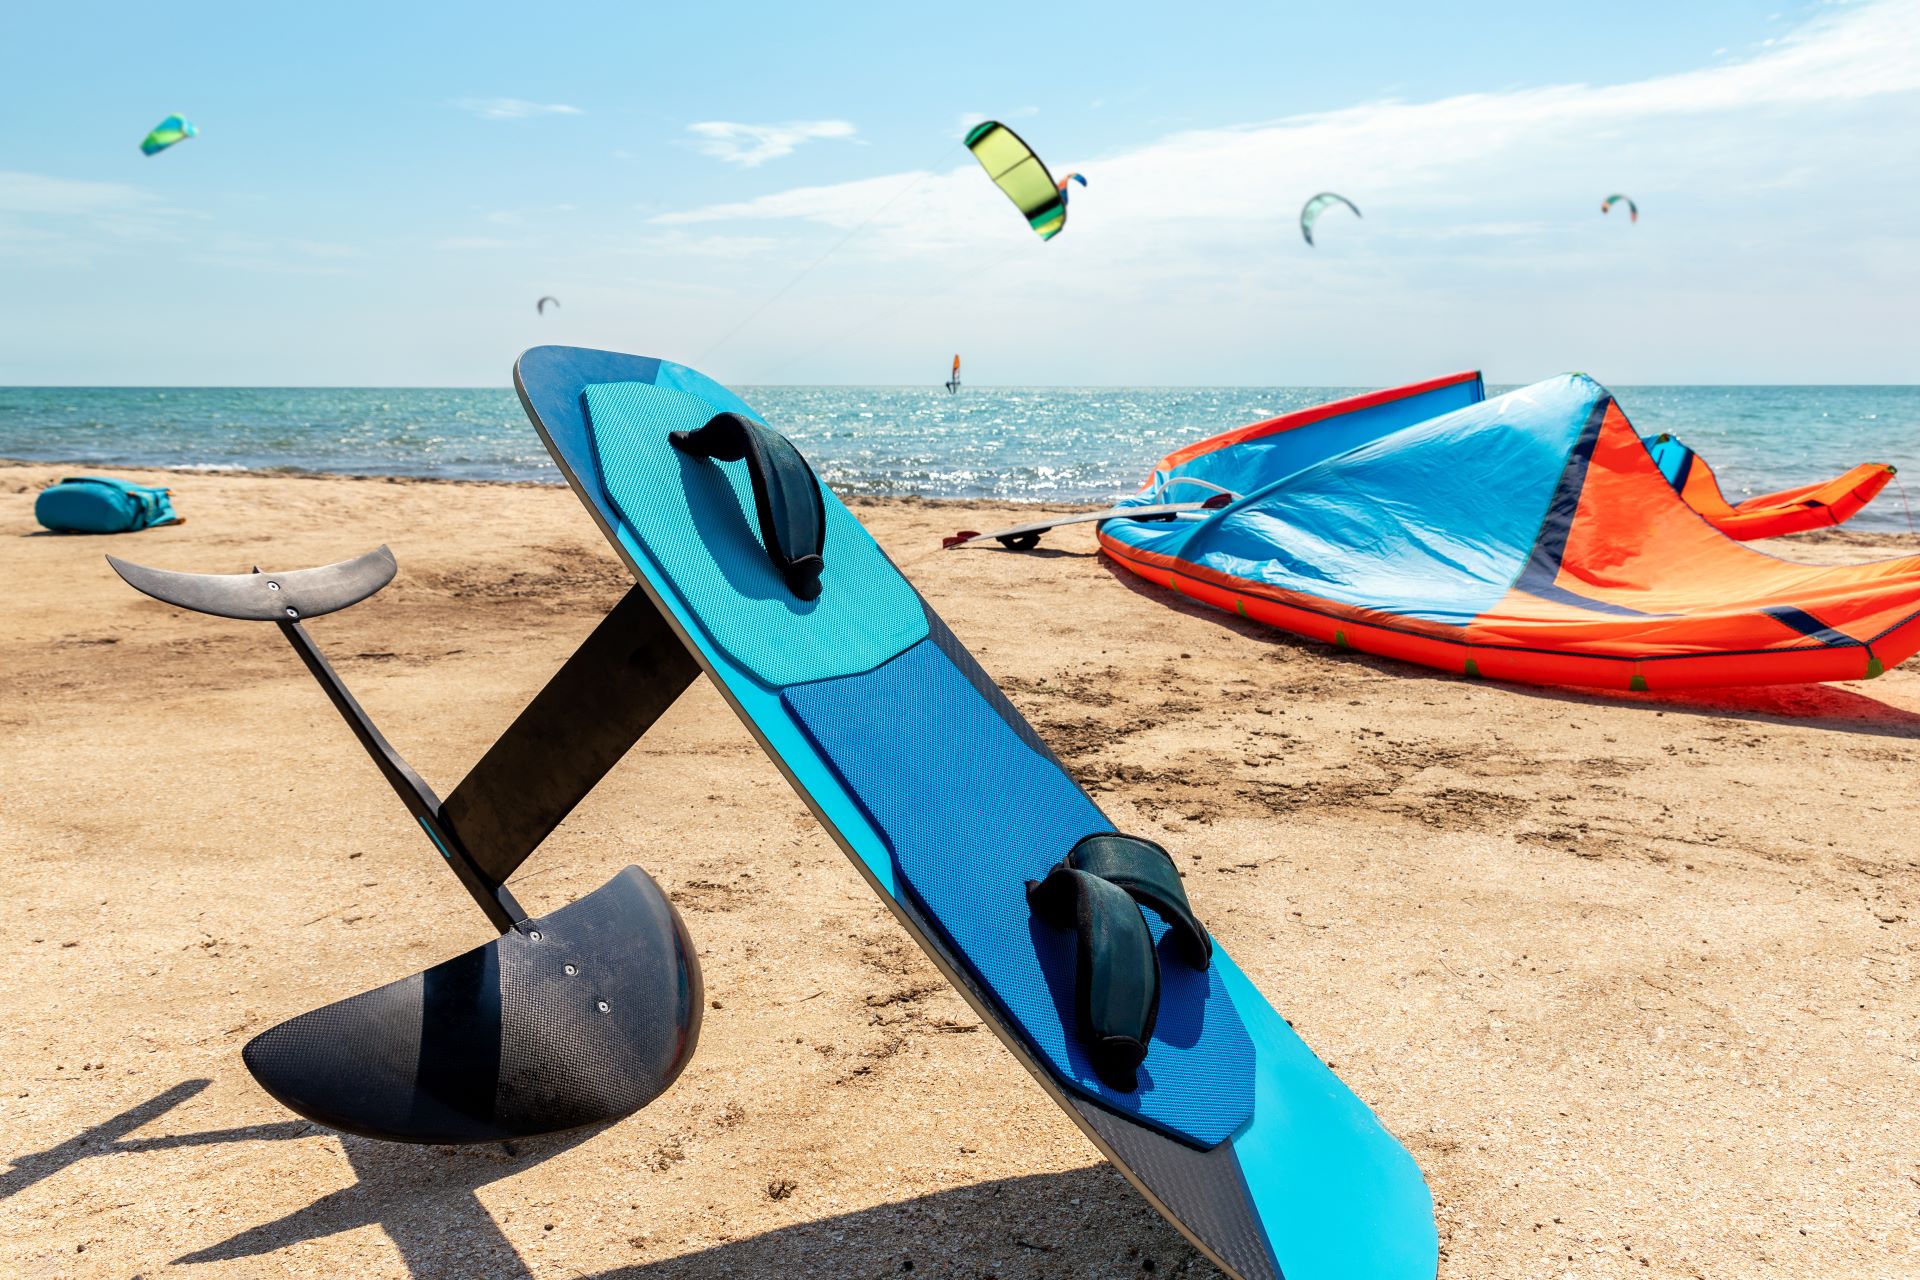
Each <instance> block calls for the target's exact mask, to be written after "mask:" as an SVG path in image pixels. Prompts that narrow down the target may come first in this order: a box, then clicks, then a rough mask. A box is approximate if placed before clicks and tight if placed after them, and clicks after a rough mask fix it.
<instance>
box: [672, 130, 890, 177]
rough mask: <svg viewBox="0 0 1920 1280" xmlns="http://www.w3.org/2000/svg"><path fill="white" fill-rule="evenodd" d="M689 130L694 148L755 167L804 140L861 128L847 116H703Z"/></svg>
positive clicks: (853, 132) (845, 134)
mask: <svg viewBox="0 0 1920 1280" xmlns="http://www.w3.org/2000/svg"><path fill="white" fill-rule="evenodd" d="M687 132H688V133H690V134H692V135H693V136H694V139H695V141H694V142H693V143H692V146H693V149H694V150H696V151H698V152H700V153H701V154H702V155H709V156H712V157H713V158H714V159H716V160H724V161H726V162H727V163H728V164H736V165H739V166H740V167H741V168H743V169H752V168H755V167H756V166H759V165H763V164H765V163H766V162H767V161H769V160H778V159H779V158H780V157H781V156H790V155H792V154H793V152H794V149H795V148H797V147H799V146H800V145H801V144H802V143H805V142H813V141H816V140H819V139H832V138H839V139H845V138H853V137H856V136H857V135H858V134H859V132H860V131H859V130H858V129H855V128H854V127H853V125H852V124H851V123H850V122H848V121H846V120H790V121H788V122H787V123H785V124H741V123H738V122H736V121H731V120H702V121H700V122H699V123H698V124H690V125H688V126H687Z"/></svg>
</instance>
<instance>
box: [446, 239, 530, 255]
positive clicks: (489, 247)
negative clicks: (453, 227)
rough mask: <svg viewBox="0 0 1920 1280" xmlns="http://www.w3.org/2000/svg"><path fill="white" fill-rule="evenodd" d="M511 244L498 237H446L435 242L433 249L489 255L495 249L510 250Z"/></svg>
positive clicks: (509, 241)
mask: <svg viewBox="0 0 1920 1280" xmlns="http://www.w3.org/2000/svg"><path fill="white" fill-rule="evenodd" d="M513 244H514V242H513V241H511V240H502V239H500V238H499V237H498V236H447V237H446V238H445V239H442V240H436V241H435V242H434V245H433V247H434V248H436V249H445V250H447V251H448V252H450V253H491V252H493V251H494V250H497V249H511V248H513Z"/></svg>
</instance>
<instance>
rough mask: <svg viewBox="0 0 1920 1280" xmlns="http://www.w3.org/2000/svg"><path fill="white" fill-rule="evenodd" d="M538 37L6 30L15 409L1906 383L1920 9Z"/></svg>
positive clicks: (961, 24) (915, 22)
mask: <svg viewBox="0 0 1920 1280" xmlns="http://www.w3.org/2000/svg"><path fill="white" fill-rule="evenodd" d="M561 8H562V7H561V6H553V7H551V12H545V11H540V10H536V9H535V8H533V7H530V6H515V7H512V8H509V7H506V6H500V5H464V6H459V7H454V6H447V7H444V8H440V9H437V10H427V9H415V8H409V7H406V6H400V5H392V4H387V5H380V6H372V5H355V4H338V5H329V6H259V5H250V6H244V7H243V6H237V5H221V4H207V5H196V6H194V7H193V8H192V9H191V11H190V12H186V13H184V14H183V15H182V16H180V17H178V18H171V17H168V16H166V15H164V14H156V11H155V10H153V9H152V7H151V6H140V7H138V8H135V7H124V8H123V7H118V6H97V5H96V6H81V5H71V6H55V5H34V6H27V7H25V8H24V9H22V10H21V11H20V12H17V13H15V14H12V15H10V16H9V18H8V21H7V27H8V31H7V38H6V40H5V42H4V44H0V82H4V83H6V84H7V85H8V86H9V90H10V93H9V97H10V99H11V100H12V102H13V104H14V105H13V109H12V113H11V114H12V116H13V121H14V125H13V127H12V128H10V129H9V130H8V131H7V133H6V135H5V140H4V142H0V383H53V384H61V383H134V384H145V383H184V384H266V385H281V384H301V385H308V384H314V385H323V384H346V385H501V384H504V382H505V381H506V378H507V370H508V368H509V366H510V364H511V361H512V358H513V356H514V355H515V354H517V352H518V351H519V350H521V349H522V348H524V347H526V346H529V345H532V344H534V343H537V342H542V341H557V342H570V343H580V344H585V345H596V346H607V347H614V348H619V349H623V350H633V351H643V352H647V353H650V354H658V355H665V356H669V357H672V358H676V359H680V360H683V361H687V362H691V363H695V364H697V365H699V366H700V367H702V368H703V369H705V370H706V371H708V372H710V373H712V374H714V375H715V376H717V377H720V378H722V379H723V380H726V381H732V382H738V383H763V382H919V381H927V380H935V379H936V375H937V374H938V373H939V372H940V370H941V368H942V366H943V365H944V363H945V361H946V360H947V358H948V357H949V356H950V354H951V352H952V351H953V350H954V349H958V350H960V351H962V352H964V353H966V355H967V358H968V367H969V372H970V374H971V376H972V377H973V378H974V379H975V380H976V381H979V382H982V383H1047V384H1088V383H1110V384H1111V383H1122V384H1124V383H1149V384H1161V383H1250V384H1264V383H1312V384H1322V385H1324V384H1336V383H1337V384H1378V383H1386V382H1397V381H1405V380H1407V379H1411V378H1416V377H1422V376H1427V375H1430V374H1433V373H1437V372H1441V371H1445V370H1451V369H1454V368H1461V367H1482V368H1484V369H1486V370H1487V372H1488V374H1489V376H1490V377H1492V378H1494V379H1495V380H1498V381H1530V380H1532V379H1535V378H1537V377H1542V376H1546V375H1548V374H1551V373H1554V372H1557V371H1560V370H1563V369H1566V368H1582V369H1586V370H1589V371H1591V372H1593V373H1594V374H1595V375H1596V376H1598V377H1601V378H1602V379H1603V380H1609V381H1614V382H1619V383H1636V382H1641V383H1644V382H1693V381H1715V382H1911V381H1920V316H1917V314H1916V308H1915V305H1914V301H1913V300H1914V299H1915V297H1916V296H1920V216H1916V209H1920V165H1916V161H1920V0H1856V2H1855V3H1845V4H1836V3H1800V4H1780V3H1773V4H1750V3H1734V2H1728V0H1701V2H1698V3H1689V4H1687V5H1684V6H1681V5H1672V4H1650V3H1617V4H1609V5H1605V6H1599V5H1564V6H1560V5H1554V6H1549V5H1542V4H1539V3H1537V0H1536V2H1534V3H1527V4H1522V3H1500V4H1479V5H1454V6H1436V5H1432V4H1430V3H1398V2H1396V3H1378V4H1369V5H1335V4H1319V5H1306V4H1285V5H1279V4H1259V5H1253V4H1247V5H1232V4H1227V5H1220V4H1203V3H1197V4H1189V5H1185V6H1179V7H1171V6H1166V5H1145V4H1137V5H1136V4H1112V3H1109V4H1102V5H1098V6H1092V5H1089V6H1073V7H1067V8H1051V9H1049V8H1048V7H1047V6H1035V5H1031V4H1021V5H1005V6H1002V5H994V4H975V5H971V6H968V7H966V8H965V9H964V10H951V11H946V12H936V11H935V10H934V9H933V8H932V7H931V6H917V5H902V4H898V3H894V4H885V5H879V4H876V5H845V6H839V7H837V8H835V9H833V10H831V11H829V10H826V9H825V8H824V7H817V6H796V5H736V6H720V5H687V6H679V7H675V8H671V9H655V8H654V7H652V6H646V7H644V8H643V7H642V6H638V5H633V4H608V5H572V6H565V7H564V8H565V16H564V17H557V16H553V14H554V13H558V12H559V11H560V10H561ZM829 13H830V14H831V16H828V14H829ZM172 111H179V112H181V113H183V114H185V115H187V116H188V117H189V118H191V119H193V120H194V121H196V122H197V123H198V124H199V126H200V128H201V131H202V132H201V136H200V137H199V138H197V139H194V140H192V141H190V142H187V143H185V144H183V145H181V146H179V147H176V148H174V149H173V150H172V151H169V152H166V153H164V154H162V155H160V156H158V157H155V158H151V159H149V158H146V157H143V156H141V155H140V153H139V151H138V148H137V144H138V142H139V140H140V138H141V136H142V135H143V134H144V133H145V132H146V130H147V129H148V128H149V127H151V126H152V125H153V124H154V123H156V122H157V121H158V120H159V119H160V117H162V116H164V115H166V114H167V113H168V112H172ZM985 117H995V118H999V119H1002V120H1005V121H1006V122H1007V123H1009V124H1011V125H1012V126H1013V127H1014V128H1016V129H1018V130H1020V131H1021V132H1022V133H1023V134H1024V135H1025V136H1026V137H1027V138H1028V140H1029V141H1030V142H1032V143H1033V145H1034V146H1035V148H1036V149H1037V150H1038V151H1039V152H1040V153H1041V155H1042V156H1043V157H1045V158H1046V159H1047V161H1048V163H1049V164H1050V165H1051V166H1052V167H1053V168H1054V170H1055V172H1056V173H1061V172H1065V171H1067V170H1080V171H1083V172H1084V173H1086V175H1087V177H1088V180H1089V183H1090V185H1089V186H1088V187H1087V188H1086V189H1085V190H1084V191H1082V190H1080V189H1079V188H1076V189H1075V198H1074V203H1073V205H1072V215H1071V218H1070V221H1069V226H1068V228H1067V230H1066V232H1065V233H1064V234H1062V235H1061V236H1060V237H1058V238H1057V239H1055V240H1054V241H1052V242H1049V243H1045V244H1043V243H1041V242H1040V241H1039V240H1037V239H1036V238H1035V237H1034V236H1032V235H1031V233H1030V232H1028V231H1027V230H1026V229H1025V226H1024V224H1023V222H1022V221H1021V219H1020V218H1019V217H1018V215H1017V214H1016V213H1015V212H1014V211H1013V210H1012V208H1011V206H1009V205H1007V204H1006V202H1005V201H1004V200H1003V199H1002V198H1001V197H1000V196H999V195H998V193H997V192H996V191H994V189H993V188H992V187H991V185H990V184H988V183H987V182H986V180H985V178H984V177H983V175H982V174H981V173H980V172H979V170H978V167H977V166H975V165H974V164H973V162H972V161H971V159H970V158H969V157H968V155H967V154H966V152H965V150H964V149H963V148H962V147H961V145H960V136H961V134H962V133H963V132H964V127H965V123H966V122H969V121H972V120H975V119H979V118H985ZM1329 188H1330V189H1334V190H1339V191H1342V192H1344V193H1346V194H1347V195H1349V196H1351V197H1352V198H1353V200H1354V201H1355V202H1356V203H1357V204H1358V205H1359V206H1360V207H1361V209H1362V210H1363V211H1364V213H1365V217H1364V219H1363V220H1362V221H1359V222H1352V221H1351V220H1344V221H1343V220H1342V215H1340V214H1338V213H1335V214H1331V215H1329V218H1328V221H1327V223H1326V224H1325V225H1324V229H1323V231H1322V233H1321V234H1320V236H1319V237H1318V238H1319V240H1320V245H1319V247H1318V248H1316V249H1309V248H1308V247H1307V246H1306V245H1304V244H1303V243H1302V242H1301V240H1300V237H1299V233H1298V231H1297V229H1296V227H1295V218H1296V216H1297V212H1298V209H1299V206H1300V204H1301V202H1302V201H1303V200H1304V199H1305V198H1306V197H1307V196H1309V195H1311V194H1313V193H1314V192H1316V191H1319V190H1322V189H1329ZM1616 190H1620V191H1627V192H1630V193H1631V194H1633V195H1634V197H1635V198H1636V199H1637V200H1638V201H1639V203H1640V205H1641V208H1642V212H1643V216H1642V218H1641V221H1640V223H1639V225H1638V226H1631V225H1627V224H1626V223H1625V222H1624V220H1623V219H1621V218H1618V217H1606V218H1603V217H1601V216H1600V214H1599V202H1600V199H1601V197H1602V196H1604V195H1606V194H1607V193H1608V192H1611V191H1616ZM863 224H864V225H863ZM856 227H858V228H859V229H858V230H857V231H855V228H856ZM850 232H852V233H853V234H852V235H851V236H849V233H850ZM843 242H844V243H843ZM836 245H838V246H839V247H838V248H835V247H834V246H836ZM829 250H831V252H829ZM823 254H825V255H826V256H825V257H824V259H822V255H823ZM816 261H818V264H819V265H818V266H817V267H815V268H814V269H813V270H812V271H810V272H808V273H807V274H805V275H804V276H802V277H800V278H799V279H798V281H797V282H796V281H795V277H796V276H797V275H799V273H800V272H801V271H802V269H803V268H805V267H807V266H808V264H810V263H814V262H816ZM783 287H784V288H785V289H786V292H784V293H782V294H780V296H779V297H778V298H777V300H775V301H773V302H772V303H771V305H765V306H764V309H761V308H762V307H763V304H766V303H767V300H768V299H769V298H770V297H773V295H775V293H776V292H777V291H779V290H781V289H782V288H783ZM542 294H553V295H556V296H557V297H559V298H560V299H561V302H562V306H561V309H560V310H559V311H558V312H557V313H555V312H549V314H548V315H547V316H545V317H537V316H536V315H535V314H534V309H533V303H534V300H535V299H536V298H537V297H539V296H540V295H542ZM743 322H745V323H744V327H743Z"/></svg>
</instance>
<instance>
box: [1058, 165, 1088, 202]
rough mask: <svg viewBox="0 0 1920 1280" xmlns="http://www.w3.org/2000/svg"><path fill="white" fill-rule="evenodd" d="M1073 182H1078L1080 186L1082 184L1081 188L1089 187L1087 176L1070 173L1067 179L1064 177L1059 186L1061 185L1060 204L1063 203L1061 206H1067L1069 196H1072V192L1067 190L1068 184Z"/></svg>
mask: <svg viewBox="0 0 1920 1280" xmlns="http://www.w3.org/2000/svg"><path fill="white" fill-rule="evenodd" d="M1073 182H1077V183H1079V184H1080V185H1081V186H1083V187H1084V186H1086V185H1087V179H1086V176H1085V175H1083V174H1078V173H1070V174H1068V175H1067V176H1066V177H1064V178H1062V179H1060V182H1059V184H1058V185H1059V188H1060V203H1061V204H1065V203H1067V197H1068V196H1069V195H1070V194H1072V193H1071V192H1069V191H1068V190H1067V184H1069V183H1073Z"/></svg>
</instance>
